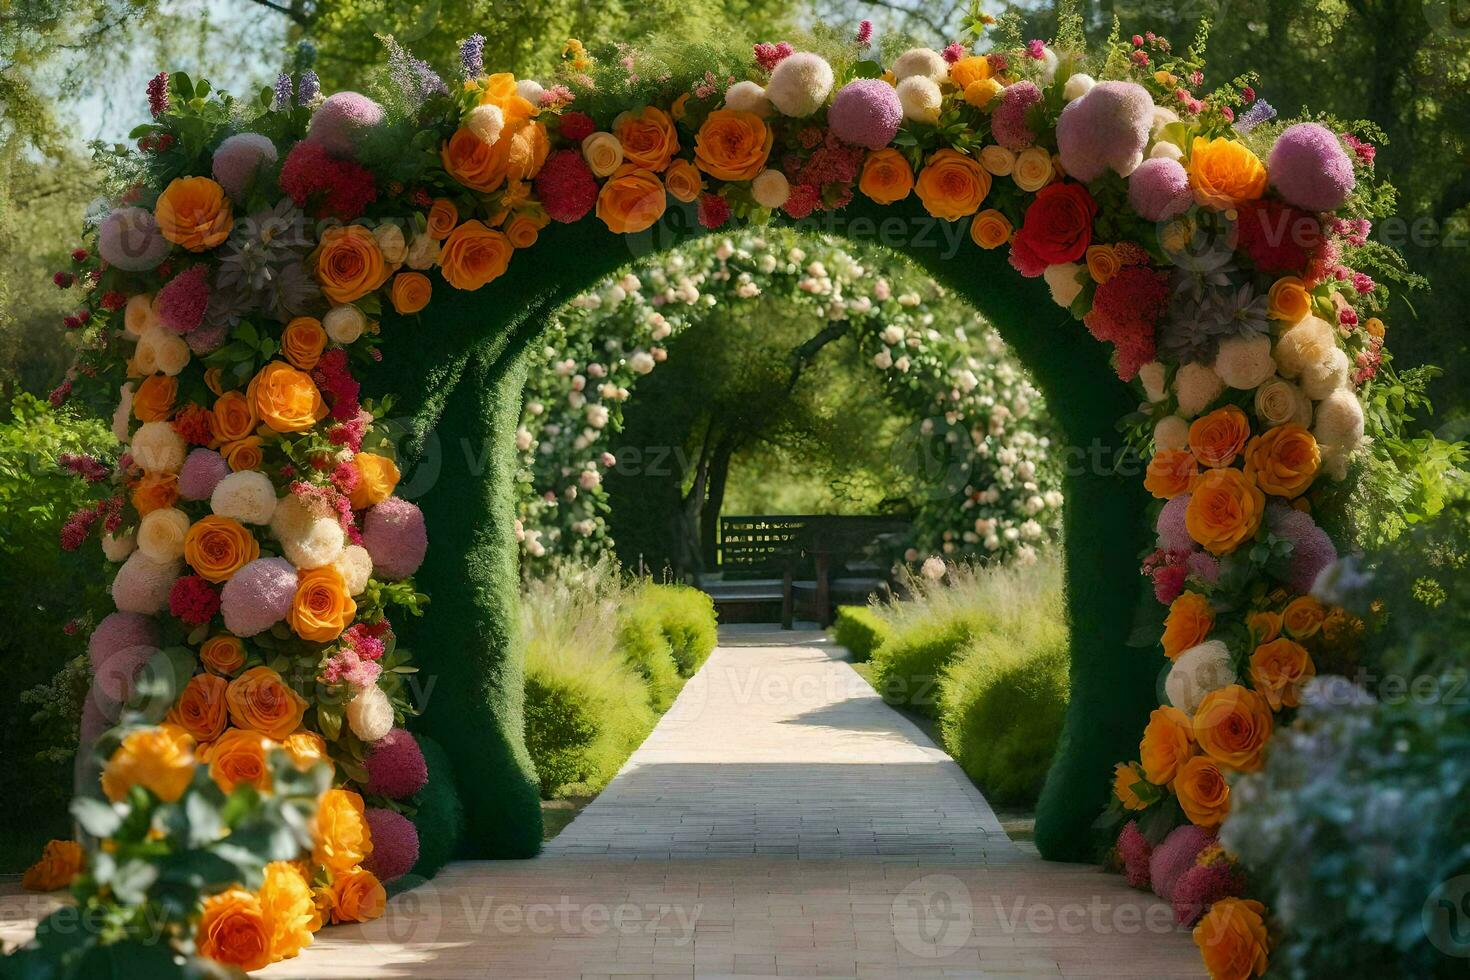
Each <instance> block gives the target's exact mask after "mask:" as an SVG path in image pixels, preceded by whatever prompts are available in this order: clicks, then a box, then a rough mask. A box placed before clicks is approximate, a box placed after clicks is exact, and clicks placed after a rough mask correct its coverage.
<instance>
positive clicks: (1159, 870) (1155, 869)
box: [1148, 824, 1215, 902]
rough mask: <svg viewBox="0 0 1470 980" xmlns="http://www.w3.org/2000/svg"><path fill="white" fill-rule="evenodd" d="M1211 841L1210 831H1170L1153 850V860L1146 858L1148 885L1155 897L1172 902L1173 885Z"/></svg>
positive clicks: (1184, 828) (1188, 828) (1188, 827)
mask: <svg viewBox="0 0 1470 980" xmlns="http://www.w3.org/2000/svg"><path fill="white" fill-rule="evenodd" d="M1214 840H1215V835H1214V833H1213V832H1212V831H1209V830H1205V829H1204V828H1202V827H1196V826H1195V825H1194V824H1185V825H1184V826H1182V827H1175V828H1174V829H1173V830H1172V831H1170V832H1169V836H1168V837H1165V838H1164V841H1163V843H1161V844H1160V845H1159V846H1158V847H1156V848H1154V852H1153V856H1152V857H1150V858H1149V862H1148V874H1149V882H1150V883H1151V884H1152V885H1153V889H1154V894H1155V895H1157V896H1159V897H1160V898H1162V899H1163V900H1164V901H1166V902H1167V901H1169V900H1170V899H1172V898H1173V897H1174V886H1175V884H1176V883H1177V882H1178V881H1179V879H1180V878H1181V877H1183V875H1184V873H1185V872H1186V871H1188V870H1190V869H1191V868H1193V867H1194V861H1195V858H1197V857H1199V853H1200V851H1203V850H1204V849H1205V846H1206V845H1208V844H1211V843H1213V842H1214Z"/></svg>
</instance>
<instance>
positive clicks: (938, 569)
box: [919, 555, 948, 582]
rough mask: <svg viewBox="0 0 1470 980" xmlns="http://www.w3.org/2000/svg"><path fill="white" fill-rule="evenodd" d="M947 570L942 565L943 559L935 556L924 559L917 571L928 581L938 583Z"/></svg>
mask: <svg viewBox="0 0 1470 980" xmlns="http://www.w3.org/2000/svg"><path fill="white" fill-rule="evenodd" d="M947 570H948V567H947V566H946V565H945V564H944V559H943V558H940V557H938V556H937V555H935V556H931V557H929V558H926V559H924V565H923V567H922V568H921V569H920V570H919V571H920V572H921V573H922V574H923V576H924V577H925V578H926V579H928V580H929V581H931V582H938V581H939V580H940V579H942V578H944V573H945V572H946V571H947Z"/></svg>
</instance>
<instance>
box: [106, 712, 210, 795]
mask: <svg viewBox="0 0 1470 980" xmlns="http://www.w3.org/2000/svg"><path fill="white" fill-rule="evenodd" d="M193 778H194V739H192V738H190V737H189V734H188V733H187V732H185V731H184V730H183V729H181V728H177V727H175V726H173V725H159V726H157V727H155V728H140V729H138V730H137V731H134V732H129V733H128V734H127V736H125V737H124V738H123V740H122V744H121V745H119V746H118V747H117V749H116V750H114V751H113V753H112V757H111V758H109V759H108V760H107V764H106V765H105V766H104V767H103V769H102V792H103V793H105V794H107V798H108V799H109V800H111V801H112V802H114V803H117V802H119V801H121V800H122V799H123V798H124V797H126V796H127V795H128V790H130V789H132V788H133V787H134V786H141V787H143V788H144V789H146V790H148V791H149V792H150V793H152V794H153V795H154V796H156V797H158V798H159V799H160V800H163V801H164V802H165V803H173V802H175V801H177V800H178V798H179V797H181V796H183V795H184V790H185V789H187V788H188V786H189V781H190V780H191V779H193Z"/></svg>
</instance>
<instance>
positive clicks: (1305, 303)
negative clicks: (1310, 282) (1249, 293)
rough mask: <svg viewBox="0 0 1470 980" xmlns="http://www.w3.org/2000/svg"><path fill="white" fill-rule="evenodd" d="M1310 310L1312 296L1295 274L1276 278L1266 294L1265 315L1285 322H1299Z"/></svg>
mask: <svg viewBox="0 0 1470 980" xmlns="http://www.w3.org/2000/svg"><path fill="white" fill-rule="evenodd" d="M1310 312H1312V296H1311V294H1310V293H1308V292H1307V287H1306V284H1305V283H1303V282H1302V281H1301V280H1300V279H1298V278H1297V277H1296V276H1286V277H1285V278H1282V279H1277V280H1276V282H1275V283H1273V284H1272V285H1271V291H1270V292H1268V293H1267V294H1266V315H1267V316H1269V317H1270V318H1271V319H1273V320H1281V321H1283V322H1285V323H1299V322H1301V320H1302V319H1304V318H1305V317H1306V315H1307V314H1308V313H1310Z"/></svg>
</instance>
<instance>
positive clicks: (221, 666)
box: [199, 633, 245, 677]
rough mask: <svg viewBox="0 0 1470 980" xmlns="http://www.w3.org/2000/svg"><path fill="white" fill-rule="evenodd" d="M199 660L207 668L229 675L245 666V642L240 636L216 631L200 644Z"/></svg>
mask: <svg viewBox="0 0 1470 980" xmlns="http://www.w3.org/2000/svg"><path fill="white" fill-rule="evenodd" d="M199 662H200V663H202V664H203V665H204V669H205V670H209V671H213V672H214V673H216V674H222V675H224V676H225V677H228V676H230V675H231V674H233V673H235V671H237V670H239V669H240V668H241V667H243V666H245V643H244V641H243V640H241V639H240V638H239V637H238V636H231V635H230V634H229V633H216V634H215V635H214V636H211V637H210V638H209V639H207V640H205V641H204V643H203V644H201V645H200V647H199Z"/></svg>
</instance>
